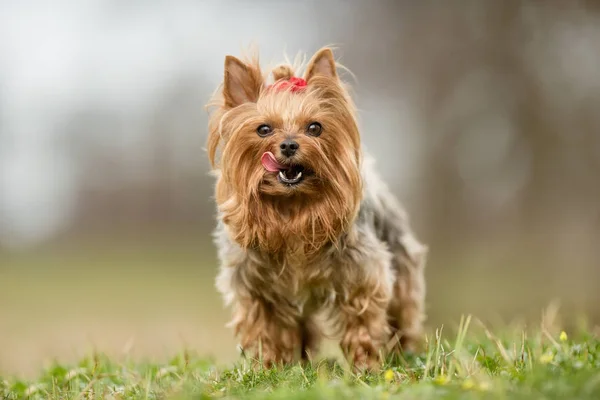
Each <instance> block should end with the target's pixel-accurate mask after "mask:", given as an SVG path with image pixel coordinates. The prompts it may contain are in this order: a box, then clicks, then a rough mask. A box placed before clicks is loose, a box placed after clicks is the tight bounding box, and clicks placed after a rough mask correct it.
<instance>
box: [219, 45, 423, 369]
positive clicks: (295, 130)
mask: <svg viewBox="0 0 600 400" xmlns="http://www.w3.org/2000/svg"><path fill="white" fill-rule="evenodd" d="M293 73H294V70H293V68H292V67H291V66H285V65H284V66H278V67H276V68H275V70H274V76H275V78H276V79H289V77H290V76H292V75H293ZM304 77H305V79H306V80H307V82H308V86H307V88H306V90H305V91H304V92H301V93H294V92H292V91H289V90H287V91H269V90H266V76H265V75H264V74H263V72H262V71H261V69H260V66H259V64H258V60H257V59H250V60H247V61H245V62H242V61H240V60H237V59H235V58H233V57H231V56H228V58H227V59H226V62H225V80H224V82H223V84H222V85H221V86H220V89H218V90H217V92H216V94H215V98H214V99H213V101H212V102H211V106H212V113H211V116H210V121H209V138H208V145H207V148H208V154H209V159H210V161H211V164H212V166H213V168H214V172H215V175H216V176H217V185H216V202H217V206H218V226H217V230H216V232H215V238H216V240H215V242H216V244H217V246H218V248H219V257H220V260H221V272H220V274H219V276H218V278H217V288H218V290H219V291H220V292H221V293H222V294H223V295H224V298H225V301H226V303H227V304H228V305H230V306H231V307H232V308H233V319H232V322H231V325H232V326H233V327H234V329H235V332H236V334H237V335H239V336H240V340H241V345H242V347H243V348H245V349H247V350H254V351H257V352H258V349H259V348H260V349H261V355H262V359H263V361H264V362H265V363H267V364H273V363H278V362H292V361H293V360H294V359H295V358H296V356H297V355H298V353H300V355H301V356H302V357H307V356H308V354H310V353H314V352H315V351H316V349H317V346H318V343H319V338H321V337H322V336H323V335H324V334H325V331H324V328H323V326H322V325H321V324H320V322H319V319H318V316H319V315H326V316H327V322H328V325H330V326H333V327H334V328H335V330H334V332H333V333H334V334H337V335H338V336H339V337H340V338H341V342H340V344H341V346H342V349H343V350H344V352H345V354H346V355H347V357H348V358H349V359H350V361H351V362H353V363H354V364H355V365H357V366H359V367H360V366H369V367H374V366H376V365H377V363H378V361H379V359H378V357H379V355H380V350H382V349H383V348H384V346H385V344H386V343H389V342H390V340H391V342H392V344H396V346H395V347H396V348H400V346H402V347H403V348H411V347H414V345H415V344H416V343H417V342H418V340H419V336H420V333H421V326H422V322H423V320H424V307H423V303H424V296H425V284H424V278H423V270H424V264H425V255H426V252H427V249H426V247H425V246H423V245H422V244H421V243H420V242H419V241H418V240H417V239H416V238H415V236H414V234H413V233H412V231H411V229H410V227H409V223H408V220H407V217H406V213H405V211H404V210H403V209H402V207H401V206H400V204H399V203H398V202H397V201H396V199H395V198H394V197H393V196H392V194H391V193H390V191H389V189H388V188H387V186H386V185H385V184H384V183H383V182H382V181H381V179H380V178H379V176H378V175H377V173H376V172H375V169H374V163H373V162H372V160H371V159H370V158H369V157H368V156H366V155H365V154H363V151H362V150H361V144H360V135H359V131H358V127H357V122H356V111H355V107H354V104H353V102H352V100H351V99H350V96H349V95H348V91H347V89H346V87H345V85H344V84H343V83H342V82H341V80H340V79H339V77H338V75H337V72H336V64H335V61H334V60H333V56H332V52H331V50H329V49H327V48H325V49H321V50H320V51H319V52H317V53H316V54H315V56H313V58H312V59H311V61H310V62H309V64H308V66H307V68H306V71H305V75H304ZM313 121H318V122H320V123H321V124H322V126H323V133H322V134H321V135H320V136H319V137H311V136H308V135H306V134H304V128H305V127H306V126H307V124H309V123H311V122H313ZM264 123H268V124H269V125H271V126H272V127H273V128H274V133H273V134H272V135H271V136H268V137H259V136H258V135H257V134H256V128H257V127H258V126H259V125H261V124H264ZM289 137H292V138H294V140H296V141H297V142H298V144H299V146H300V150H299V152H298V155H297V157H296V158H295V160H294V162H295V163H298V164H301V165H303V166H304V167H306V168H308V169H310V170H312V171H314V175H313V176H310V177H308V178H306V179H305V180H304V181H303V182H302V183H300V184H299V185H298V186H297V187H288V186H287V185H283V184H281V183H280V182H279V181H278V180H277V178H276V175H275V174H272V173H267V172H266V171H265V170H264V168H263V167H262V165H261V162H260V157H261V155H262V154H263V153H264V152H266V151H271V152H273V153H274V154H277V151H278V146H279V143H280V142H281V141H282V140H283V138H289ZM395 340H396V341H395Z"/></svg>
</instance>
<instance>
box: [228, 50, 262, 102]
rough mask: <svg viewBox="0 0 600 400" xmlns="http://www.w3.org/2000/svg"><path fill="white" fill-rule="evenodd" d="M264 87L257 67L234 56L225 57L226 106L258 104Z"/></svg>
mask: <svg viewBox="0 0 600 400" xmlns="http://www.w3.org/2000/svg"><path fill="white" fill-rule="evenodd" d="M262 85H263V78H262V76H261V73H260V70H259V69H258V67H257V66H250V65H247V64H245V63H243V62H242V61H240V60H238V59H237V58H235V57H233V56H227V57H225V79H224V81H223V97H224V99H225V106H227V107H231V108H233V107H236V106H239V105H240V104H244V103H248V102H256V101H257V100H258V96H259V94H260V90H261V88H262Z"/></svg>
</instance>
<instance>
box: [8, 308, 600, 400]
mask: <svg viewBox="0 0 600 400" xmlns="http://www.w3.org/2000/svg"><path fill="white" fill-rule="evenodd" d="M551 325H552V324H550V323H548V318H545V319H544V321H543V323H542V325H541V327H540V328H537V329H533V330H528V329H523V328H520V327H519V328H517V327H512V328H510V329H509V328H507V329H504V330H503V332H504V333H503V334H494V333H492V332H491V331H490V330H489V329H487V328H486V327H485V326H484V325H483V324H481V323H480V322H477V321H474V320H472V319H471V318H470V317H467V318H464V319H462V320H461V322H460V324H459V326H458V327H457V329H455V330H454V331H455V332H454V333H452V334H448V335H446V334H445V333H444V330H443V329H442V328H440V329H438V330H436V331H435V333H433V334H431V335H429V336H428V337H427V339H426V343H425V349H424V351H423V352H422V353H419V354H413V355H404V356H397V357H391V358H388V359H387V360H386V362H385V364H384V365H383V368H382V369H381V371H378V372H371V373H354V372H352V370H351V369H350V368H348V366H347V365H345V363H343V362H340V361H332V360H322V361H314V362H313V363H310V364H309V365H305V366H301V365H299V364H298V365H292V366H288V367H284V368H274V369H264V368H261V367H256V366H255V365H254V364H253V363H252V362H251V360H240V362H238V363H237V364H236V365H233V366H229V367H217V366H216V365H215V364H214V363H213V362H211V361H210V360H206V359H202V358H200V357H197V356H193V355H192V354H191V353H190V352H187V351H185V352H182V353H181V354H179V355H177V356H176V357H174V358H173V360H171V361H170V362H169V363H166V364H155V363H135V362H130V361H125V362H123V361H116V360H111V359H110V358H108V357H106V356H103V355H101V354H93V355H91V356H90V357H88V358H85V359H83V360H81V361H80V362H79V363H78V364H77V365H60V364H54V365H52V366H51V367H49V368H47V369H46V370H45V371H43V373H42V374H41V375H40V376H39V378H38V379H37V380H34V381H25V380H19V379H16V378H10V377H8V378H0V399H21V398H24V399H159V398H174V399H188V398H191V399H205V398H255V399H329V398H348V399H353V398H364V399H395V398H398V399H413V398H414V399H429V398H448V399H469V398H474V399H475V398H510V399H519V398H542V399H568V398H578V399H588V398H589V399H598V398H600V340H599V338H598V337H597V335H596V334H594V333H593V332H591V331H590V330H589V329H586V328H580V329H578V330H577V331H576V332H573V333H572V335H567V333H566V332H561V331H560V330H556V329H554V328H552V326H551ZM571 336H572V337H571ZM253 365H254V366H253Z"/></svg>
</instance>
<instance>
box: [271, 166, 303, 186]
mask: <svg viewBox="0 0 600 400" xmlns="http://www.w3.org/2000/svg"><path fill="white" fill-rule="evenodd" d="M303 172H304V167H303V166H302V165H290V166H288V167H287V169H281V170H279V174H277V179H279V182H281V183H285V184H286V185H296V184H298V183H300V181H302V177H303Z"/></svg>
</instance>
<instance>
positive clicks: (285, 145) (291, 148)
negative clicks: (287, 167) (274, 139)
mask: <svg viewBox="0 0 600 400" xmlns="http://www.w3.org/2000/svg"><path fill="white" fill-rule="evenodd" d="M298 147H300V145H299V144H298V142H296V141H294V140H291V139H286V140H284V141H283V142H281V144H280V145H279V148H280V149H281V154H283V155H284V156H286V157H291V156H293V155H294V154H296V150H298Z"/></svg>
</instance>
